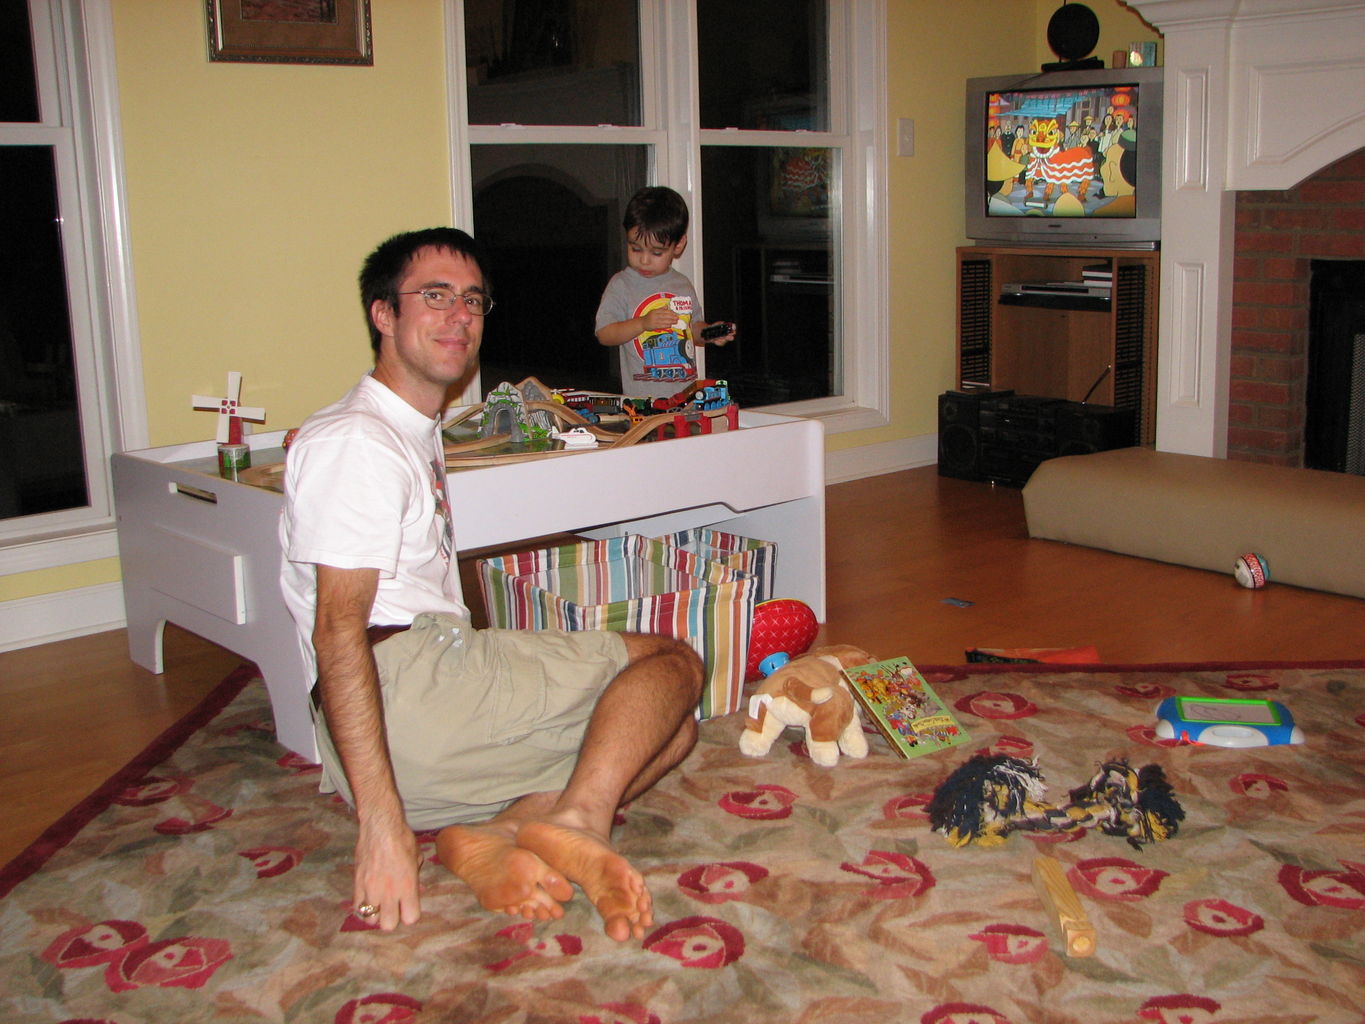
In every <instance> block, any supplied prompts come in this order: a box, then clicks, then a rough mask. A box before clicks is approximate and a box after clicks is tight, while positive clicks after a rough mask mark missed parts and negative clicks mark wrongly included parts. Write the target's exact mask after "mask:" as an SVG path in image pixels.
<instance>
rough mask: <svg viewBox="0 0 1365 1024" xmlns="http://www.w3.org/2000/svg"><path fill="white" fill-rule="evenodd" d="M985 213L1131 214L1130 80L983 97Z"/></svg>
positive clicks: (1138, 132) (1136, 111)
mask: <svg viewBox="0 0 1365 1024" xmlns="http://www.w3.org/2000/svg"><path fill="white" fill-rule="evenodd" d="M986 102H987V104H988V109H987V114H986V137H985V139H983V140H982V144H983V145H984V146H985V147H986V194H985V203H986V215H987V216H988V217H1027V216H1041V217H1134V216H1136V215H1137V188H1138V185H1139V184H1140V183H1139V181H1138V173H1137V156H1138V149H1139V147H1140V145H1141V141H1142V111H1141V96H1140V93H1139V89H1138V87H1137V86H1136V85H1113V86H1106V87H1102V88H1071V89H1026V90H1019V91H1008V92H994V93H990V94H988V96H987V99H986Z"/></svg>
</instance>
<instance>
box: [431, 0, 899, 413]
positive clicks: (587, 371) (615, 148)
mask: <svg viewBox="0 0 1365 1024" xmlns="http://www.w3.org/2000/svg"><path fill="white" fill-rule="evenodd" d="M456 14H457V17H456V31H457V34H458V36H459V40H458V42H459V46H460V47H461V49H462V54H461V56H462V57H463V64H462V65H457V68H456V70H457V71H458V72H459V75H458V76H457V78H458V81H459V82H460V84H461V85H463V87H464V88H462V89H457V90H456V91H457V93H459V94H460V95H457V97H456V99H457V102H456V104H455V107H456V109H457V110H460V109H461V108H463V109H464V111H465V115H466V116H463V117H458V116H457V124H456V125H455V131H454V138H455V144H456V165H457V175H456V177H457V181H459V182H462V183H464V182H467V185H466V190H465V193H464V194H463V195H462V196H457V208H460V209H461V211H462V213H463V214H464V216H465V218H466V219H464V220H462V223H472V225H473V230H474V233H475V234H476V235H477V236H478V237H479V239H480V241H481V242H482V243H483V244H484V245H485V247H486V249H487V253H488V259H489V263H490V267H489V269H490V277H491V281H492V287H493V289H494V292H495V294H496V295H497V297H498V302H499V306H498V310H497V313H496V314H495V315H494V316H492V317H490V318H489V322H488V324H487V325H486V326H485V339H484V351H483V356H482V367H483V379H482V384H483V389H484V390H485V391H487V390H488V389H489V388H491V387H493V386H494V385H496V384H498V383H500V382H502V381H512V382H516V381H519V380H521V379H522V378H523V377H525V376H528V375H534V376H537V377H539V378H540V379H542V380H543V381H544V382H545V383H547V384H550V385H552V386H576V387H589V388H600V389H602V390H617V389H618V385H619V380H618V379H617V378H616V376H615V374H616V366H615V354H614V352H613V351H612V350H608V349H604V348H603V347H602V346H600V345H599V344H597V342H596V339H595V338H594V336H593V327H594V323H593V317H594V313H595V311H596V308H597V303H598V300H599V299H600V297H601V292H602V288H603V286H604V285H605V284H606V281H607V279H608V278H609V277H610V276H611V275H612V274H613V273H614V272H615V271H616V270H618V269H620V268H621V266H623V265H624V237H623V232H622V229H621V218H622V213H623V209H624V206H625V203H626V201H627V199H629V197H630V196H631V195H632V194H633V193H634V192H635V191H636V190H637V189H638V188H640V187H642V186H644V185H647V184H665V185H670V186H672V187H674V188H675V189H677V190H678V191H679V192H680V193H682V194H683V196H684V198H685V199H686V200H687V202H688V205H689V208H690V211H691V227H690V230H689V244H688V248H687V251H686V252H685V253H684V255H683V257H682V258H681V259H680V260H679V262H678V264H677V266H678V268H679V269H680V270H682V271H683V272H684V273H686V274H688V276H689V277H691V278H692V280H693V283H694V284H695V285H696V286H698V290H699V293H700V295H701V299H702V303H703V315H702V317H701V319H704V320H719V319H725V320H732V321H734V322H735V323H736V324H737V325H738V336H737V338H736V340H735V341H734V342H733V343H731V344H730V345H728V346H725V347H721V348H706V347H703V348H702V349H701V354H700V358H701V360H702V366H703V367H704V372H705V374H706V375H707V376H710V377H720V378H724V379H726V380H727V381H728V382H729V383H730V387H731V391H732V393H733V394H734V395H735V398H736V400H737V401H738V402H739V404H740V405H742V406H746V407H755V406H764V407H774V406H775V407H778V408H779V409H781V410H783V411H792V412H799V413H803V414H824V415H827V416H830V417H831V419H833V420H836V421H840V422H838V423H837V426H842V427H846V428H851V427H859V426H869V425H872V424H874V423H876V422H880V421H882V420H883V419H884V416H885V411H886V405H887V398H886V393H885V379H886V376H887V374H886V342H885V334H886V331H885V325H884V322H883V319H884V318H883V316H882V314H881V313H880V312H879V311H880V310H882V309H884V308H885V301H884V283H883V281H884V266H883V264H884V258H878V255H877V254H878V253H884V252H885V238H884V229H883V228H882V226H881V221H882V220H883V219H884V211H883V210H881V209H880V208H879V204H881V203H883V202H884V188H883V187H882V185H883V182H882V171H881V148H880V146H881V143H880V140H881V138H882V136H883V134H884V127H883V122H884V120H885V118H884V117H883V116H882V114H881V111H882V109H883V100H882V96H881V93H882V90H883V89H884V82H883V81H882V78H881V75H880V73H879V72H880V68H881V66H882V62H881V45H882V44H881V26H882V25H883V24H884V5H883V4H881V3H878V2H857V3H855V2H852V0H748V2H746V3H743V4H737V3H734V2H733V0H688V2H679V0H530V2H528V0H516V2H515V3H513V2H511V0H464V2H463V4H459V5H457V8H456ZM460 101H463V102H460ZM464 159H467V161H468V164H467V168H462V167H461V166H460V165H461V163H462V161H463V160H464ZM465 169H467V174H461V173H459V171H461V170H465ZM827 423H828V421H827Z"/></svg>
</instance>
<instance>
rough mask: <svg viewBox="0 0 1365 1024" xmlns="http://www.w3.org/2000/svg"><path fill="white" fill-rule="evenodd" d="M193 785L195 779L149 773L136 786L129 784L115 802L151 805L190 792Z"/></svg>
mask: <svg viewBox="0 0 1365 1024" xmlns="http://www.w3.org/2000/svg"><path fill="white" fill-rule="evenodd" d="M193 785H194V780H193V779H184V778H172V779H163V778H161V777H159V776H156V775H149V776H147V778H145V779H143V780H142V781H141V782H139V783H138V784H137V785H136V786H129V787H128V788H127V789H125V790H124V791H123V792H122V793H120V794H119V795H118V796H116V797H114V798H113V802H114V803H116V804H119V805H121V806H123V807H150V806H151V805H152V804H159V803H164V802H165V801H167V800H169V799H170V798H171V797H173V796H180V795H181V794H182V793H188V792H189V791H190V788H191V787H192V786H193Z"/></svg>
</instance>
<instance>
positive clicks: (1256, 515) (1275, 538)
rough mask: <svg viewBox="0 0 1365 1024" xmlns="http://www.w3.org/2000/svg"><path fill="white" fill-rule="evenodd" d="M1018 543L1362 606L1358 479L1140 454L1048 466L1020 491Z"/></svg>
mask: <svg viewBox="0 0 1365 1024" xmlns="http://www.w3.org/2000/svg"><path fill="white" fill-rule="evenodd" d="M1024 512H1025V515H1026V516H1027V519H1028V531H1029V536H1030V537H1039V538H1043V539H1046V540H1059V541H1065V542H1067V543H1070V544H1083V545H1085V546H1086V547H1092V548H1103V549H1105V550H1108V551H1117V552H1119V553H1120V554H1125V555H1138V556H1140V557H1142V558H1154V559H1156V560H1158V561H1161V562H1172V563H1174V564H1176V565H1188V566H1193V567H1195V568H1198V569H1211V570H1213V571H1214V572H1225V573H1228V574H1229V575H1231V573H1232V568H1233V565H1234V563H1235V562H1236V561H1237V556H1238V555H1241V554H1243V553H1244V552H1248V551H1254V552H1256V553H1257V554H1258V555H1261V556H1262V557H1263V558H1264V559H1265V560H1266V561H1267V562H1268V563H1269V565H1270V579H1271V582H1272V583H1292V584H1295V585H1296V586H1300V587H1311V588H1313V589H1314V590H1327V591H1331V592H1333V593H1337V594H1350V595H1352V596H1354V597H1365V477H1359V476H1352V475H1349V474H1344V473H1329V472H1326V471H1323V470H1316V469H1291V468H1288V467H1284V466H1267V465H1263V464H1260V463H1254V462H1234V461H1228V460H1226V459H1213V458H1206V457H1203V456H1198V455H1176V454H1173V453H1171V452H1154V451H1149V450H1148V449H1146V448H1120V449H1116V450H1114V451H1108V452H1097V453H1095V454H1093V455H1073V456H1067V457H1064V458H1058V459H1049V460H1048V461H1047V462H1044V463H1043V464H1042V465H1040V466H1039V467H1038V469H1037V470H1035V471H1034V473H1033V476H1032V477H1030V479H1029V482H1028V484H1027V485H1026V486H1025V487H1024Z"/></svg>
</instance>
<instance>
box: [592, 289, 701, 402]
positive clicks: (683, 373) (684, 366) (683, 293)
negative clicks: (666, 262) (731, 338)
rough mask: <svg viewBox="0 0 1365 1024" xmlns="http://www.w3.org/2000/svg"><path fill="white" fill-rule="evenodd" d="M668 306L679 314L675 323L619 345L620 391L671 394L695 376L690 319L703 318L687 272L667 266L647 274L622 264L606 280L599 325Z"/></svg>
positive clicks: (635, 394)
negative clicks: (620, 267) (623, 267)
mask: <svg viewBox="0 0 1365 1024" xmlns="http://www.w3.org/2000/svg"><path fill="white" fill-rule="evenodd" d="M661 306H667V307H668V308H670V309H672V310H673V312H674V313H676V314H677V316H678V319H677V321H676V322H675V323H674V325H673V328H672V329H670V330H667V331H661V332H646V333H645V334H641V335H640V336H638V337H636V338H632V339H631V340H630V341H628V342H626V343H625V344H624V345H621V346H619V347H618V349H617V351H618V352H619V353H620V355H619V356H618V359H619V360H620V366H621V391H622V393H623V394H626V395H630V396H632V397H635V398H669V397H671V396H673V395H676V394H677V393H678V392H679V391H682V390H683V389H684V388H686V387H687V385H689V384H691V383H692V382H693V381H694V380H696V379H697V360H696V354H695V349H694V348H693V345H692V329H691V327H692V321H693V320H694V319H697V320H700V318H701V302H700V301H699V300H698V299H697V293H696V290H695V289H694V288H693V287H692V282H691V281H689V280H688V279H687V276H686V275H685V274H681V273H679V272H678V271H676V270H673V269H671V268H670V269H669V270H667V271H665V272H664V273H662V274H656V275H655V276H654V277H645V276H643V275H642V274H640V273H639V272H637V271H635V270H633V269H631V268H630V267H626V268H625V269H624V270H621V271H619V272H618V273H617V274H615V275H614V276H613V277H612V279H611V280H610V281H608V282H607V287H606V289H605V290H604V291H603V292H602V301H601V303H600V304H599V305H598V307H597V326H596V327H595V328H594V329H595V330H601V329H602V328H603V327H605V326H606V325H607V324H614V323H619V322H620V321H622V320H633V319H635V318H636V317H637V316H644V315H645V314H646V313H648V312H650V311H651V310H653V309H658V308H660V307H661Z"/></svg>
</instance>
